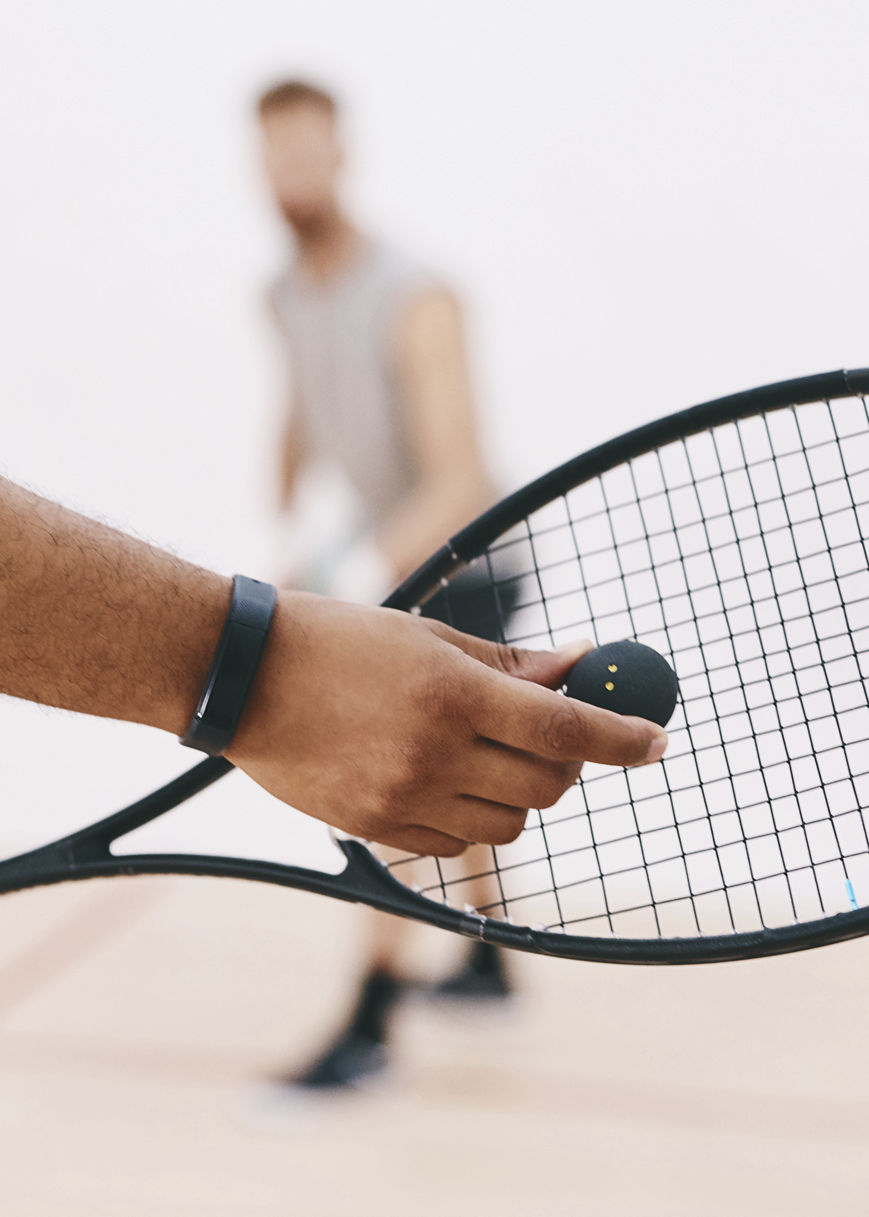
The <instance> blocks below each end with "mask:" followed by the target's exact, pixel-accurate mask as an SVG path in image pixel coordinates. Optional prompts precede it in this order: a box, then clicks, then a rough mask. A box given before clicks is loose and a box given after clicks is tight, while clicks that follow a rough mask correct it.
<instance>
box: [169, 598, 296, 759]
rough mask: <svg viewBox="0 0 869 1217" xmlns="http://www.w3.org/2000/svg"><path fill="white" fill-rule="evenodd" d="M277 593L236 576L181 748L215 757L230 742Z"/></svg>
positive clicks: (257, 665) (268, 624) (269, 622)
mask: <svg viewBox="0 0 869 1217" xmlns="http://www.w3.org/2000/svg"><path fill="white" fill-rule="evenodd" d="M277 597H278V594H277V592H276V591H275V589H274V587H272V585H271V583H260V581H259V580H258V579H248V578H247V577H246V576H245V575H236V576H235V578H234V579H233V581H232V599H231V600H230V602H229V611H228V612H227V614H226V620H225V621H224V623H223V630H222V631H221V635H220V639H219V640H218V643H217V650H216V651H215V652H214V659H213V660H212V663H211V670H210V671H209V673H208V676H207V678H206V681H205V684H204V686H203V689H202V694H201V696H200V698H199V704H198V705H197V707H196V713H195V714H194V715H193V718H192V720H191V722H190V726H189V727H188V728H187V732H186V734H185V735H183V736H182V737H181V743H182V744H184V746H185V747H186V748H198V749H199V750H200V751H201V752H207V753H208V754H209V756H220V755H221V753H223V752H225V751H226V749H227V748H228V747H229V745H230V744H231V743H232V737H233V736H234V735H235V731H236V728H237V727H238V724H239V722H240V721H241V716H242V713H243V712H244V706H245V702H246V701H247V695H248V693H249V692H250V687H251V685H252V684H253V678H254V676H256V671H257V668H258V667H259V662H260V659H262V653H263V651H264V650H265V645H266V639H267V638H268V636H269V627H270V625H271V623H272V617H273V615H274V611H275V604H276V602H277Z"/></svg>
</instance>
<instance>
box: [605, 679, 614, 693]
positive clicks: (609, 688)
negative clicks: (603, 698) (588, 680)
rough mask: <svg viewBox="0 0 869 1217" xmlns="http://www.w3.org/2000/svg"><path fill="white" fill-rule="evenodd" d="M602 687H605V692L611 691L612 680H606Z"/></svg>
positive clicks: (612, 686) (612, 687)
mask: <svg viewBox="0 0 869 1217" xmlns="http://www.w3.org/2000/svg"><path fill="white" fill-rule="evenodd" d="M604 688H605V689H606V691H607V693H612V691H613V689H614V688H615V685H614V684H613V682H612V681H611V680H608V681H607V682H606V684H605V685H604Z"/></svg>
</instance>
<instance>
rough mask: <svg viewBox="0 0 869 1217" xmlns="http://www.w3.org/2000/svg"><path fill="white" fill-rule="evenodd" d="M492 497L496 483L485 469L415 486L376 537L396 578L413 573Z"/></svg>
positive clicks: (482, 508) (486, 504)
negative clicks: (489, 478)
mask: <svg viewBox="0 0 869 1217" xmlns="http://www.w3.org/2000/svg"><path fill="white" fill-rule="evenodd" d="M492 500H493V491H492V487H491V485H490V483H489V480H488V478H487V477H486V476H485V474H483V473H479V474H478V475H471V474H470V473H468V474H463V475H461V476H457V477H455V478H438V479H437V480H434V481H431V482H423V483H422V484H421V485H420V486H418V487H417V488H416V489H415V490H413V491H412V492H411V494H410V495H408V497H407V498H406V499H405V500H404V501H403V502H401V503H400V504H399V505H398V507H397V508H396V510H395V512H394V513H393V515H392V516H391V518H390V519H389V521H388V522H387V523H386V525H385V526H384V527H383V528H381V529H380V530H379V532H378V534H377V537H376V538H375V540H376V544H377V547H378V549H379V550H380V552H381V553H382V554H383V556H384V557H385V558H386V560H387V561H388V562H389V564H390V566H391V568H392V570H393V571H394V572H395V575H396V579H403V578H404V577H405V576H406V575H409V574H410V572H411V571H412V570H414V569H415V568H416V567H417V566H418V565H419V563H420V562H421V561H422V560H423V559H424V558H426V557H427V556H428V555H429V554H430V553H433V552H434V550H436V549H437V548H438V547H439V546H441V545H443V543H444V541H446V540H448V539H449V537H451V536H452V534H453V533H454V532H457V531H458V529H460V528H462V527H463V526H464V525H465V524H467V523H468V522H469V521H470V520H472V519H473V518H474V516H476V515H479V513H480V512H481V511H484V510H485V508H487V507H489V506H490V505H491V503H492Z"/></svg>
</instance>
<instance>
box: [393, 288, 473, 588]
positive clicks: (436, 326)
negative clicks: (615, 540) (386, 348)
mask: <svg viewBox="0 0 869 1217" xmlns="http://www.w3.org/2000/svg"><path fill="white" fill-rule="evenodd" d="M396 340H397V350H396V361H397V371H398V378H399V383H400V386H401V390H402V395H403V404H404V409H403V412H402V416H403V422H404V426H405V428H406V432H407V435H408V437H409V441H410V444H411V448H412V451H413V455H414V458H415V460H416V462H417V466H418V468H419V481H418V484H417V486H416V487H415V488H414V490H413V492H412V493H411V494H410V495H409V496H408V497H407V498H406V499H405V500H404V501H403V502H402V503H400V504H399V505H398V507H397V508H396V510H395V511H394V513H393V515H392V517H391V519H390V521H389V522H388V524H387V525H386V527H385V528H383V529H381V530H380V535H379V536H378V537H377V543H378V546H379V548H380V549H381V550H382V552H383V554H384V555H385V556H386V558H387V559H388V560H389V562H390V564H391V566H392V568H393V570H394V571H395V573H396V574H397V576H399V577H403V576H405V575H407V574H409V573H410V571H411V570H413V568H414V567H415V566H416V565H417V564H418V563H419V562H420V561H421V560H422V558H423V557H425V555H426V554H428V553H430V552H432V551H433V550H435V549H436V548H437V547H438V546H439V545H441V544H442V543H443V541H444V539H445V538H446V537H448V536H450V535H451V534H452V533H453V532H455V531H456V530H457V529H458V528H460V527H461V526H462V525H463V524H466V523H467V522H468V520H470V519H472V518H473V517H474V516H475V515H477V514H478V513H479V512H480V511H482V510H483V509H484V508H485V507H488V506H489V505H490V504H491V501H492V489H491V486H490V484H489V478H488V474H487V472H486V469H485V466H484V464H483V461H482V458H481V455H480V446H479V440H478V436H477V424H476V417H475V410H474V402H473V394H472V390H471V380H470V373H469V369H468V361H467V355H466V352H465V339H464V332H463V322H462V315H461V309H460V307H459V303H458V301H457V300H456V298H455V296H454V295H453V293H452V292H450V291H448V290H447V289H446V288H440V287H439V288H432V289H429V290H427V291H425V292H423V293H421V294H420V295H418V296H417V297H416V298H415V299H414V300H413V301H411V303H410V305H409V306H408V308H407V309H406V311H405V314H404V316H403V317H402V318H401V322H400V325H399V330H398V334H397V336H396Z"/></svg>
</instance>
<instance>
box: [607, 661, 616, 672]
mask: <svg viewBox="0 0 869 1217" xmlns="http://www.w3.org/2000/svg"><path fill="white" fill-rule="evenodd" d="M618 670H619V665H618V664H617V663H611V664H610V666H609V667H608V668H607V671H608V672H618Z"/></svg>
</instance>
